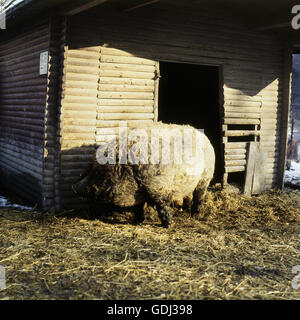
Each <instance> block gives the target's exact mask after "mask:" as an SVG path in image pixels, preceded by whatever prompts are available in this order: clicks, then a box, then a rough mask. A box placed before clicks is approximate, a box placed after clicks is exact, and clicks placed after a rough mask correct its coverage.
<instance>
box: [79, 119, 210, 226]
mask: <svg viewBox="0 0 300 320" xmlns="http://www.w3.org/2000/svg"><path fill="white" fill-rule="evenodd" d="M121 130H123V131H122V132H123V133H122V134H123V136H121V135H119V137H118V139H113V140H112V141H110V142H109V143H107V144H106V146H105V148H106V149H107V150H106V151H105V152H104V149H105V148H104V149H103V148H102V149H101V148H100V151H99V150H98V152H97V157H95V160H94V162H93V164H91V165H90V168H89V169H88V170H87V172H86V173H85V174H84V175H83V176H82V177H81V180H80V181H79V182H78V183H76V184H75V185H74V186H73V190H74V191H75V193H76V194H77V195H79V196H84V197H87V198H92V199H93V200H96V201H97V202H98V201H99V202H101V203H103V204H109V205H113V206H116V207H120V208H127V207H135V208H139V209H140V212H139V215H138V217H139V219H138V220H139V221H142V220H143V217H144V213H143V207H144V205H145V203H148V204H150V205H153V206H154V207H156V210H157V212H158V215H159V217H160V219H161V221H162V225H163V226H164V227H168V226H169V225H170V224H171V219H172V207H175V206H176V207H184V208H185V209H186V210H188V211H190V212H191V213H197V212H198V211H199V209H200V205H201V201H202V200H203V198H204V196H205V194H206V190H207V187H208V185H209V183H210V181H211V179H212V178H213V175H214V167H215V153H214V149H213V147H212V145H211V143H210V141H209V140H208V138H207V137H206V136H205V134H204V133H203V132H200V131H198V130H196V129H195V128H193V127H190V126H180V125H167V124H163V123H159V122H158V123H153V124H152V125H151V126H147V127H146V128H134V129H132V128H130V130H129V129H128V130H127V128H125V129H124V128H123V129H122V128H121ZM121 130H120V131H121ZM132 133H133V134H132ZM124 134H125V136H124ZM124 137H125V139H124ZM121 141H123V142H121ZM124 141H125V144H124ZM121 144H123V145H121ZM121 148H122V150H121ZM124 148H125V149H124ZM161 150H162V151H161ZM126 151H127V154H126ZM150 151H151V152H150ZM99 152H100V154H101V155H102V158H101V157H99ZM101 152H102V153H101ZM150 153H151V154H150ZM108 154H109V155H110V159H109V157H108ZM124 154H125V158H124ZM105 156H107V157H108V158H107V159H104V158H105ZM124 159H125V162H124V163H122V161H124ZM128 159H129V160H130V161H128ZM109 160H110V162H111V163H105V162H107V161H109ZM101 162H102V163H101Z"/></svg>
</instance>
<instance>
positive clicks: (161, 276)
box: [0, 187, 300, 299]
mask: <svg viewBox="0 0 300 320" xmlns="http://www.w3.org/2000/svg"><path fill="white" fill-rule="evenodd" d="M130 219H131V214H130V213H125V214H123V215H117V214H113V215H112V216H111V217H103V218H101V219H100V218H99V219H91V217H89V215H88V214H86V213H84V212H81V213H78V212H75V211H68V212H64V213H61V214H59V215H53V214H51V213H49V214H46V215H45V214H44V215H41V214H39V213H34V212H22V211H17V210H12V209H10V210H0V248H1V250H0V265H2V266H5V268H6V272H7V289H6V290H3V291H0V299H300V290H295V289H293V288H292V286H291V283H292V279H293V277H294V276H295V275H293V274H292V271H291V270H292V267H293V266H295V265H300V193H299V191H289V192H285V193H281V192H277V191H272V192H268V193H265V194H263V195H261V196H258V197H252V198H246V197H243V196H240V195H233V194H228V193H226V192H225V191H221V190H220V189H219V188H218V187H216V188H215V189H214V190H211V191H210V192H209V194H208V197H207V200H206V202H205V206H204V207H203V211H202V212H201V213H200V214H199V216H198V217H195V218H191V217H189V215H187V214H185V213H180V212H179V213H177V214H176V216H175V219H174V220H175V221H174V225H173V226H172V228H170V229H167V230H166V229H163V228H160V227H159V220H158V218H157V216H156V215H155V214H154V213H153V210H152V209H151V208H149V210H148V212H147V219H146V221H145V222H144V224H142V225H140V226H134V225H132V224H130Z"/></svg>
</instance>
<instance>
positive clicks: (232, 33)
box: [63, 1, 282, 191]
mask: <svg viewBox="0 0 300 320" xmlns="http://www.w3.org/2000/svg"><path fill="white" fill-rule="evenodd" d="M68 45H69V51H68V56H67V67H66V71H67V72H66V81H65V99H64V107H63V108H64V111H63V112H64V133H63V140H64V141H66V143H65V149H69V151H68V152H69V153H70V154H72V155H73V156H74V158H72V157H70V156H69V155H68V157H67V158H65V159H66V160H65V161H66V162H64V163H65V164H64V165H63V170H65V172H66V174H65V176H64V179H65V180H66V181H73V180H74V179H73V178H72V177H71V176H72V175H73V174H75V175H76V176H77V175H78V174H79V172H80V170H81V167H80V168H79V165H78V164H77V163H76V162H74V163H73V164H72V163H71V162H68V161H73V159H75V158H76V159H79V158H80V157H81V154H80V149H77V150H78V151H79V152H77V151H76V154H75V153H74V152H73V151H71V150H70V148H71V149H72V148H73V147H72V146H73V145H74V146H78V147H79V146H81V145H82V144H83V143H84V142H86V143H87V144H90V145H92V144H93V143H96V142H97V141H98V142H100V141H101V139H102V138H103V137H104V136H105V134H108V135H111V134H112V132H113V131H111V130H110V129H112V128H113V129H114V128H117V127H118V125H119V121H120V120H127V121H128V123H129V124H132V125H135V124H137V123H138V124H141V123H143V122H144V123H148V122H151V121H153V120H155V119H156V111H157V110H156V108H157V82H155V81H154V80H155V75H156V74H155V70H156V69H157V62H158V61H171V62H172V61H173V62H182V63H192V64H204V65H214V66H220V67H221V68H222V72H223V76H224V86H223V96H224V108H222V112H223V115H224V118H223V124H224V125H251V126H253V127H254V129H245V132H239V131H237V132H232V131H234V130H229V131H230V132H229V131H228V132H229V133H228V134H227V136H228V137H234V136H242V137H243V136H245V135H251V136H253V137H256V139H259V140H260V141H261V148H262V149H263V150H266V151H268V155H269V160H268V167H267V168H266V172H267V177H266V179H267V185H266V187H267V188H271V187H273V186H275V185H276V181H277V160H278V153H279V149H280V148H279V139H278V137H279V135H280V125H279V123H280V118H281V106H282V97H281V95H282V83H281V81H282V79H281V74H282V46H281V42H280V41H279V40H278V39H277V38H276V37H275V36H273V35H272V34H271V33H268V32H266V33H262V32H255V31H251V30H249V29H248V28H247V27H246V26H245V25H244V22H243V19H242V18H239V17H237V16H235V15H234V14H231V13H229V12H226V11H225V10H222V9H220V10H219V11H218V9H217V8H216V7H211V6H209V5H205V6H204V5H201V4H199V5H198V7H197V5H196V4H195V3H193V4H188V3H184V4H183V3H182V2H181V3H180V2H176V1H172V2H170V1H161V2H159V3H156V4H153V5H151V6H148V7H145V8H140V9H137V10H133V11H130V12H120V11H113V10H112V9H111V8H110V7H109V4H107V5H106V4H103V5H101V6H99V9H97V8H94V9H93V10H90V11H87V12H85V13H81V14H79V15H77V16H74V17H72V18H71V19H70V28H69V41H68ZM178 81H182V80H181V79H180V77H178ZM174 94H176V93H174ZM199 103H201V100H199ZM222 107H223V106H222ZM170 112H172V111H171V110H170ZM195 116H201V114H199V115H195ZM216 125H217V124H216ZM105 130H106V131H105ZM114 130H115V129H114ZM224 137H226V134H225V133H224ZM74 141H76V142H77V143H73V142H74ZM226 141H227V142H226ZM226 141H224V148H225V172H240V171H244V170H245V160H246V148H247V144H246V140H245V142H230V140H226ZM225 142H226V143H225ZM74 150H75V149H74ZM92 150H93V148H92V149H91V151H92ZM73 153H74V154H73ZM84 162H85V160H84V161H83V162H82V163H83V164H84ZM67 163H69V164H70V166H69V165H67ZM68 188H69V186H67V185H66V189H68ZM68 190H69V191H70V189H68Z"/></svg>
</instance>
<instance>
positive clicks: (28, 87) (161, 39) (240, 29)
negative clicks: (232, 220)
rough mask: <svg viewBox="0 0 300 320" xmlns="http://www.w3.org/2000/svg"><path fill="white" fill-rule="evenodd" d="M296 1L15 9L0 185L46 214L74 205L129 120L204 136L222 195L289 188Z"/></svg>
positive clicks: (48, 3)
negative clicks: (79, 186) (82, 179)
mask: <svg viewBox="0 0 300 320" xmlns="http://www.w3.org/2000/svg"><path fill="white" fill-rule="evenodd" d="M293 4H294V1H285V0H280V1H270V0H265V1H263V2H261V1H258V0H252V1H248V0H245V1H238V0H216V1H206V0H191V1H180V0H152V1H149V0H127V1H124V0H94V1H91V0H85V1H83V0H75V1H66V0H43V1H40V0H24V1H23V2H21V3H19V4H17V5H16V6H14V7H13V8H12V9H10V10H9V11H8V12H6V29H5V30H0V175H1V184H2V185H3V186H4V187H5V188H7V189H9V190H12V191H13V192H14V193H15V194H17V195H19V196H20V197H22V198H23V199H25V200H28V201H30V202H32V203H36V204H38V206H39V207H40V208H42V209H45V210H46V209H49V208H55V209H62V208H70V207H76V206H78V205H80V204H81V202H80V200H79V199H77V198H76V197H75V196H74V194H73V191H72V184H73V183H74V182H75V181H77V180H78V178H79V176H80V174H81V173H82V172H83V171H84V170H85V169H86V167H87V164H88V163H89V161H90V160H92V158H93V155H94V153H95V150H96V148H97V145H99V144H101V142H102V141H105V139H107V137H108V136H111V135H114V134H117V132H118V127H119V125H120V121H127V122H128V125H129V126H135V125H136V124H139V125H140V124H143V123H144V124H148V123H151V122H153V121H163V122H167V123H177V124H191V125H193V126H194V127H196V128H199V129H204V130H205V133H206V134H207V136H208V137H209V139H210V140H211V142H212V143H213V145H214V148H215V151H216V155H217V163H216V175H215V181H219V182H221V183H222V184H223V186H224V187H226V186H228V185H230V184H231V183H238V184H239V185H240V186H241V187H242V188H243V189H244V192H245V194H257V193H260V192H261V191H263V190H267V189H271V188H282V186H283V178H284V168H285V161H286V146H287V128H288V120H289V105H290V82H291V58H292V53H293V52H295V50H297V41H295V40H294V39H296V37H297V35H298V34H297V31H295V30H293V29H292V27H291V23H290V21H291V19H292V18H293V15H292V14H291V8H292V6H293ZM295 4H296V3H295Z"/></svg>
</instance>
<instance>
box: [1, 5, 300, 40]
mask: <svg viewBox="0 0 300 320" xmlns="http://www.w3.org/2000/svg"><path fill="white" fill-rule="evenodd" d="M160 1H161V2H163V1H164V2H167V3H169V4H170V5H172V2H173V3H174V1H179V0H126V2H124V0H24V1H23V2H21V3H19V4H18V5H16V6H15V7H13V8H12V9H10V10H9V11H8V12H7V24H8V25H10V24H18V23H19V22H21V21H24V20H25V19H29V18H32V17H35V16H38V15H41V14H42V13H48V14H49V13H56V14H59V15H66V16H70V15H75V14H78V13H80V12H82V11H85V10H88V9H91V8H93V7H95V6H100V5H102V4H103V3H105V2H109V3H112V4H115V5H116V7H117V6H119V7H120V8H122V10H124V11H129V10H138V9H139V8H141V7H144V6H147V5H152V4H154V3H158V2H160ZM189 2H190V3H189V5H190V6H191V5H193V4H195V6H198V7H199V5H200V4H201V3H209V4H210V5H211V4H212V1H211V0H190V1H189ZM213 3H214V5H215V6H217V7H220V8H224V9H227V10H230V11H231V12H233V13H236V14H237V15H239V16H241V17H243V20H244V21H245V23H246V24H248V25H249V27H250V28H252V29H253V30H260V31H267V30H268V31H274V32H276V33H278V34H281V35H282V36H284V37H285V38H286V37H288V38H293V39H298V38H299V42H300V37H299V35H300V30H294V29H293V28H292V26H291V21H292V19H293V17H294V16H295V14H293V13H292V8H293V7H294V6H295V5H299V4H300V3H299V0H263V1H262V0H243V1H241V0H214V1H213ZM299 13H300V10H299ZM299 22H300V19H299Z"/></svg>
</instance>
